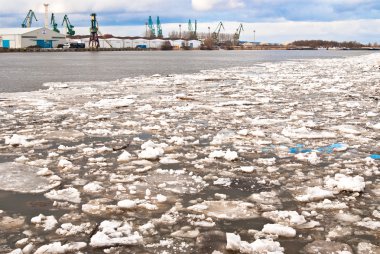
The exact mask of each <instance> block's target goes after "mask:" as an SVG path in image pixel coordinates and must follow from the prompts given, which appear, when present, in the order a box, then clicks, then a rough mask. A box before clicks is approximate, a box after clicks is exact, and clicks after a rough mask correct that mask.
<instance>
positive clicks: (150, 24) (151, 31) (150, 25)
mask: <svg viewBox="0 0 380 254" xmlns="http://www.w3.org/2000/svg"><path fill="white" fill-rule="evenodd" d="M148 28H149V37H150V38H155V37H156V29H154V24H153V20H152V16H149V20H148Z"/></svg>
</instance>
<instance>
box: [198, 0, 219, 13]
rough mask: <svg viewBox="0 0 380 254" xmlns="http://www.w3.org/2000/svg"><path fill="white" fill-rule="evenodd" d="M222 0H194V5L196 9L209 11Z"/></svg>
mask: <svg viewBox="0 0 380 254" xmlns="http://www.w3.org/2000/svg"><path fill="white" fill-rule="evenodd" d="M220 2H221V0H206V1H205V0H192V1H191V3H192V6H193V8H194V10H196V11H209V10H211V9H213V8H214V7H215V5H217V4H218V3H220Z"/></svg>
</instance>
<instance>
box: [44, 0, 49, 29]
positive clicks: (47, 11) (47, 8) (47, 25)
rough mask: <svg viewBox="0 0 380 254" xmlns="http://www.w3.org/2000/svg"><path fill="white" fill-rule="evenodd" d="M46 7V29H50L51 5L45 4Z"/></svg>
mask: <svg viewBox="0 0 380 254" xmlns="http://www.w3.org/2000/svg"><path fill="white" fill-rule="evenodd" d="M44 6H45V28H49V4H44Z"/></svg>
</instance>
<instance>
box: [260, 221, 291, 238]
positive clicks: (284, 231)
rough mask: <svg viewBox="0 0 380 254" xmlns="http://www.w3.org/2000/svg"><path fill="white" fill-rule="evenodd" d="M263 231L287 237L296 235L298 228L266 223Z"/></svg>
mask: <svg viewBox="0 0 380 254" xmlns="http://www.w3.org/2000/svg"><path fill="white" fill-rule="evenodd" d="M261 231H263V232H264V233H267V234H274V235H278V236H285V237H295V236H296V230H295V229H294V228H291V227H288V226H283V225H280V224H265V225H264V228H263V229H262V230H261Z"/></svg>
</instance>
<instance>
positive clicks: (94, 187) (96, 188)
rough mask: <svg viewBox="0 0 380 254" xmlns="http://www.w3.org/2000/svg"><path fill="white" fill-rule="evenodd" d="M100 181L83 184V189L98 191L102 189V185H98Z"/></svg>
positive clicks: (90, 191) (92, 191)
mask: <svg viewBox="0 0 380 254" xmlns="http://www.w3.org/2000/svg"><path fill="white" fill-rule="evenodd" d="M100 184H101V183H100V182H91V183H88V184H86V185H85V186H83V191H84V192H87V193H99V192H102V191H103V190H104V187H103V186H101V185H100Z"/></svg>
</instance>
